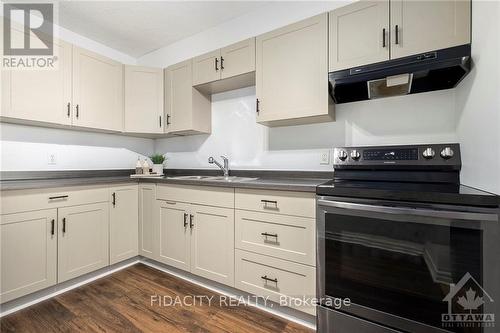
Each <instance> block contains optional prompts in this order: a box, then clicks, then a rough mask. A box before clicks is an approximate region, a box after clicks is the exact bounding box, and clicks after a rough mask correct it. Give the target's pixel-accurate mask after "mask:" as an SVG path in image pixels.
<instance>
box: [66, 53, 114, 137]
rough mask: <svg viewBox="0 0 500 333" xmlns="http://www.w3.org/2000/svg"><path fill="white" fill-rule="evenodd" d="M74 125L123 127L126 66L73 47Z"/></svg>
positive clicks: (108, 127)
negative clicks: (124, 73)
mask: <svg viewBox="0 0 500 333" xmlns="http://www.w3.org/2000/svg"><path fill="white" fill-rule="evenodd" d="M73 104H74V110H73V125H76V126H81V127H90V128H97V129H103V130H111V131H122V130H123V65H122V64H121V63H119V62H116V61H114V60H111V59H108V58H106V57H103V56H101V55H98V54H96V53H94V52H91V51H88V50H84V49H81V48H78V47H76V46H75V47H73Z"/></svg>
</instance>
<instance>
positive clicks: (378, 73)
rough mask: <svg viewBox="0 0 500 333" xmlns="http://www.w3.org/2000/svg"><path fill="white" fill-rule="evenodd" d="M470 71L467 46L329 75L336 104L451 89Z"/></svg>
mask: <svg viewBox="0 0 500 333" xmlns="http://www.w3.org/2000/svg"><path fill="white" fill-rule="evenodd" d="M469 71H470V44H467V45H461V46H456V47H452V48H448V49H442V50H437V51H432V52H426V53H422V54H417V55H413V56H409V57H405V58H401V59H395V60H389V61H384V62H380V63H376V64H371V65H366V66H361V67H355V68H351V69H346V70H341V71H336V72H331V73H330V74H329V80H330V87H329V91H330V95H331V96H332V98H333V100H334V102H335V103H336V104H342V103H349V102H356V101H362V100H367V99H375V98H382V97H390V96H400V95H407V94H417V93H421V92H426V91H433V90H442V89H450V88H453V87H455V86H456V85H457V84H458V83H459V82H460V81H461V80H462V79H463V78H464V77H465V76H466V75H467V74H468V73H469Z"/></svg>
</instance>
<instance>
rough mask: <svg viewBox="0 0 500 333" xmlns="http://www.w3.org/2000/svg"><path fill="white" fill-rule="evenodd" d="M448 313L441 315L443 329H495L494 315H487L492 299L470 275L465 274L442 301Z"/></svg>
mask: <svg viewBox="0 0 500 333" xmlns="http://www.w3.org/2000/svg"><path fill="white" fill-rule="evenodd" d="M443 301H444V302H448V313H443V314H442V315H441V321H442V326H443V328H458V327H460V328H480V327H495V314H494V313H488V309H489V307H488V305H489V304H491V303H493V302H494V301H493V298H491V296H490V295H489V294H488V293H487V292H486V291H485V290H484V289H483V287H482V286H481V285H480V284H479V283H478V282H477V281H476V279H474V277H473V276H472V275H471V274H470V273H466V274H465V275H464V276H463V277H462V279H461V280H460V281H459V282H458V283H457V284H456V285H451V288H450V292H449V293H448V295H446V297H445V298H444V299H443Z"/></svg>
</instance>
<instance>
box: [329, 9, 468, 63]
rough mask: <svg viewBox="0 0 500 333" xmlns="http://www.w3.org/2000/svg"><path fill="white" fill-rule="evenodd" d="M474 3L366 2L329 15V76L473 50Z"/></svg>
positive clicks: (336, 10) (337, 10)
mask: <svg viewBox="0 0 500 333" xmlns="http://www.w3.org/2000/svg"><path fill="white" fill-rule="evenodd" d="M470 20H471V2H470V1H469V0H446V1H405V0H391V1H388V0H386V1H368V0H362V1H359V2H356V3H353V4H350V5H347V6H344V7H341V8H338V9H335V10H334V11H332V12H330V22H329V25H330V37H329V39H330V41H329V45H330V60H329V61H330V64H329V70H330V72H332V71H338V70H343V69H348V68H353V67H357V66H363V65H368V64H372V63H377V62H381V61H385V60H390V59H397V58H402V57H406V56H411V55H414V54H418V53H423V52H428V51H434V50H439V49H445V48H449V47H453V46H459V45H464V44H469V43H470V42H471V38H470V31H471V30H470V29H471V26H470Z"/></svg>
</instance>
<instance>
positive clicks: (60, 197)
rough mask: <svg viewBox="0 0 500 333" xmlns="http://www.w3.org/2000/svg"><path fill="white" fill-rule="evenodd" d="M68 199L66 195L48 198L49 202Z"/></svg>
mask: <svg viewBox="0 0 500 333" xmlns="http://www.w3.org/2000/svg"><path fill="white" fill-rule="evenodd" d="M68 197H69V196H68V195H58V196H55V197H49V200H57V199H66V198H68Z"/></svg>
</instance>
